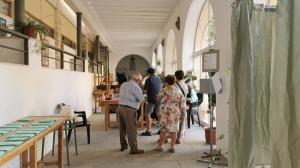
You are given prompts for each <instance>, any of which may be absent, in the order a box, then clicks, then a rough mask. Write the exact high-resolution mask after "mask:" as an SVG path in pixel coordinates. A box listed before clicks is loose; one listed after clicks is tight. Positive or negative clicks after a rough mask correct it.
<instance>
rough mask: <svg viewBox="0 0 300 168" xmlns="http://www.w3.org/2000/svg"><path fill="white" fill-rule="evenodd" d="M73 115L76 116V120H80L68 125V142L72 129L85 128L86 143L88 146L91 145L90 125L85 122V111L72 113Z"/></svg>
mask: <svg viewBox="0 0 300 168" xmlns="http://www.w3.org/2000/svg"><path fill="white" fill-rule="evenodd" d="M74 113H75V114H76V115H77V117H78V118H81V120H80V121H75V122H72V123H70V129H69V131H68V140H70V138H71V135H72V130H73V129H74V128H79V127H86V131H87V141H88V144H90V143H91V129H90V127H91V124H90V122H89V121H88V120H87V117H86V113H85V111H74Z"/></svg>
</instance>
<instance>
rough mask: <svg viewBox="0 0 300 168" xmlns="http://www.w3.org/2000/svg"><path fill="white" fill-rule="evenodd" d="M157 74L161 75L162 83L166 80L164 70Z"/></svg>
mask: <svg viewBox="0 0 300 168" xmlns="http://www.w3.org/2000/svg"><path fill="white" fill-rule="evenodd" d="M157 76H158V77H159V79H160V80H161V82H162V83H164V82H165V77H166V75H165V73H164V71H162V72H161V73H160V74H158V75H157Z"/></svg>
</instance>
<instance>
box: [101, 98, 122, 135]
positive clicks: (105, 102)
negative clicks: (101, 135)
mask: <svg viewBox="0 0 300 168" xmlns="http://www.w3.org/2000/svg"><path fill="white" fill-rule="evenodd" d="M100 103H101V104H102V105H103V108H104V126H105V131H107V130H108V128H109V126H110V108H109V106H110V105H111V104H119V99H118V98H112V99H110V100H101V101H100Z"/></svg>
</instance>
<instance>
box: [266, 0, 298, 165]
mask: <svg viewBox="0 0 300 168" xmlns="http://www.w3.org/2000/svg"><path fill="white" fill-rule="evenodd" d="M276 36H277V37H276V38H277V43H276V52H275V57H274V63H273V68H272V69H273V75H272V84H271V110H270V111H271V115H270V116H271V117H270V118H271V143H272V168H299V167H300V46H299V45H300V1H299V0H279V1H278V11H277V33H276Z"/></svg>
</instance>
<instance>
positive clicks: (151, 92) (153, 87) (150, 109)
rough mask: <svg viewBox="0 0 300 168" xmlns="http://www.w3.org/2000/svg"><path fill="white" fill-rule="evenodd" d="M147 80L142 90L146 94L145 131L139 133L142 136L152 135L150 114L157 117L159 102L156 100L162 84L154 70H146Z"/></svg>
mask: <svg viewBox="0 0 300 168" xmlns="http://www.w3.org/2000/svg"><path fill="white" fill-rule="evenodd" d="M147 74H148V76H149V77H148V79H147V80H146V82H145V86H144V90H145V91H146V92H147V102H146V105H145V113H144V115H145V120H146V127H147V129H146V131H145V132H143V133H141V135H142V136H151V135H152V131H151V129H152V127H151V125H152V120H151V113H156V114H157V116H159V114H158V113H159V106H160V102H159V100H158V99H157V97H158V95H159V92H160V90H161V89H162V82H161V80H160V78H159V77H158V76H156V75H155V69H153V68H149V69H148V70H147Z"/></svg>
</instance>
